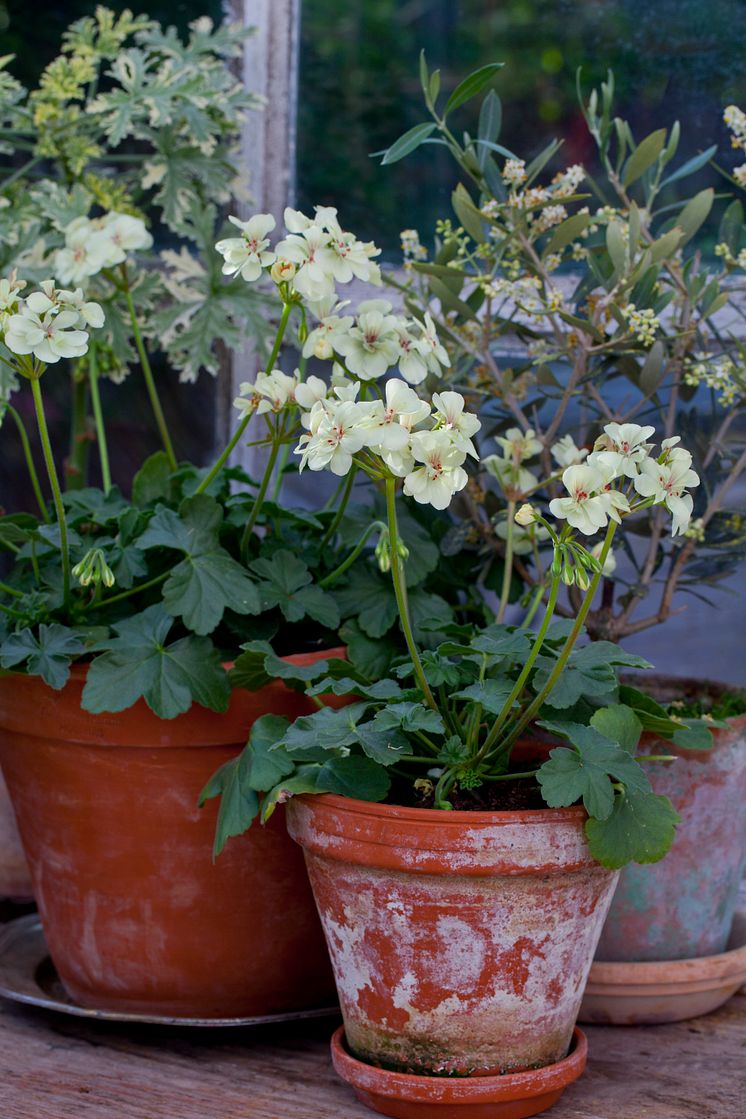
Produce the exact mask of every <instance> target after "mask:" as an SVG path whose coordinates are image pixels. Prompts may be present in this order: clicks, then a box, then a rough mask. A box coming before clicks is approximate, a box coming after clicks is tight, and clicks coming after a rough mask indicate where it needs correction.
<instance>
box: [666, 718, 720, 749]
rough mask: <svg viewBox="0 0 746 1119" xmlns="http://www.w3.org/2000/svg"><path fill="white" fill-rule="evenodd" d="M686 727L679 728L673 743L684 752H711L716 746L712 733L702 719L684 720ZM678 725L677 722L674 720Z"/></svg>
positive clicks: (674, 734)
mask: <svg viewBox="0 0 746 1119" xmlns="http://www.w3.org/2000/svg"><path fill="white" fill-rule="evenodd" d="M683 721H684V723H685V724H686V725H685V726H683V727H682V726H677V727H676V730H675V731H674V733H673V743H674V745H675V746H678V747H680V748H681V749H682V750H711V749H712V747H713V746H714V745H715V740H714V738H713V736H712V731H711V730H710V729H709V727H708V726H707V724H706V723H705V722H703V721H702V720H701V719H684V720H683ZM674 724H676V720H674Z"/></svg>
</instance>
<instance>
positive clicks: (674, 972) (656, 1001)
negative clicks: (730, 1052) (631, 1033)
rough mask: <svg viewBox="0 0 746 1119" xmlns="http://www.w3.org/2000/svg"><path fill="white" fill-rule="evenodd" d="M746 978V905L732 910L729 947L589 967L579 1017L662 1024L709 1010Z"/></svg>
mask: <svg viewBox="0 0 746 1119" xmlns="http://www.w3.org/2000/svg"><path fill="white" fill-rule="evenodd" d="M743 983H746V909H742V910H740V911H739V912H738V913H736V916H735V919H734V921H733V930H732V932H731V936H730V940H729V942H728V949H727V951H725V952H721V953H719V954H718V955H717V956H701V957H699V958H695V959H690V960H660V961H651V962H642V963H606V962H603V961H596V962H595V963H594V964H593V966H592V967H591V971H590V975H589V977H588V984H587V986H586V988H585V995H584V996H583V1004H582V1006H581V1008H580V1015H579V1020H580V1021H581V1022H592V1023H594V1024H599V1025H610V1026H646V1025H650V1026H653V1025H660V1024H662V1023H664V1022H683V1021H685V1020H686V1019H688V1018H698V1017H699V1016H700V1015H701V1014H710V1013H711V1012H712V1011H713V1010H717V1009H718V1007H720V1006H722V1005H723V1003H725V1002H727V1001H728V999H729V998H731V996H732V995H734V994H735V993H736V991H737V990H738V989H739V987H741V985H742V984H743Z"/></svg>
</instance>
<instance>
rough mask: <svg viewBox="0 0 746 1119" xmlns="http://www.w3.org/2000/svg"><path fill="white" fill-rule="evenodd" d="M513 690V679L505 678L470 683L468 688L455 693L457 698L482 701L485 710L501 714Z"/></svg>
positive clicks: (475, 701)
mask: <svg viewBox="0 0 746 1119" xmlns="http://www.w3.org/2000/svg"><path fill="white" fill-rule="evenodd" d="M512 690H513V681H512V680H509V679H507V678H506V679H504V680H485V681H484V682H483V683H481V684H480V683H479V682H477V683H476V684H470V685H469V686H468V688H462V689H461V691H459V692H454V693H453V694H454V696H455V698H456V699H470V700H472V701H473V702H474V703H481V705H482V707H483V708H484V710H485V711H489V713H490V715H499V714H500V712H501V711H502V709H503V707H504V706H505V701H506V699H507V698H508V696H509V695H510V693H511V691H512Z"/></svg>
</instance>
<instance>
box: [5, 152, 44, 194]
mask: <svg viewBox="0 0 746 1119" xmlns="http://www.w3.org/2000/svg"><path fill="white" fill-rule="evenodd" d="M43 159H44V156H43V155H35V156H34V157H33V159H29V160H28V162H27V163H24V165H23V167H19V168H18V169H17V170H16V171H14V172H13V174H12V175H8V177H7V179H5V181H4V182H3V186H2V189H3V192H5V191H6V190H7V189H8V187H9V186H12V185H13V183H17V182H18V180H19V179H22V178H23V176H24V175H27V174H28V173H29V171H30V170H31V168H32V167H36V165H37V163H41V161H42V160H43Z"/></svg>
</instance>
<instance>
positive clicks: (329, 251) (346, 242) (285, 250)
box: [215, 206, 381, 301]
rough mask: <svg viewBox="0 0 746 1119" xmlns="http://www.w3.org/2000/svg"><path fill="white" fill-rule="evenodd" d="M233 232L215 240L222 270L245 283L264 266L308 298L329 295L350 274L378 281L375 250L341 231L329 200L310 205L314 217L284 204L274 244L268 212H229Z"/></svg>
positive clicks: (326, 297) (280, 280) (369, 244)
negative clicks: (283, 234)
mask: <svg viewBox="0 0 746 1119" xmlns="http://www.w3.org/2000/svg"><path fill="white" fill-rule="evenodd" d="M229 221H231V222H232V224H233V225H235V226H236V228H237V229H238V230H240V234H241V235H240V236H239V237H227V238H224V239H223V240H222V241H218V242H217V244H216V246H215V248H216V249H217V251H218V252H219V253H220V255H221V256H222V257H223V260H224V264H223V273H224V275H226V276H241V277H242V278H243V279H244V280H246V281H248V282H249V283H253V282H254V281H256V280H258V279H259V278H260V277H261V276H262V275H263V274H264V272H265V271H267V270H268V271H269V272H270V275H271V278H272V279H273V280H274V281H275V283H278V284H280V283H286V284H288V285H289V286H290V287H291V288H292V290H293V291H294V292H296V293H297V294H298V295H299V296H300V297H302V298H304V299H308V300H311V301H317V300H325V299H330V298H333V297H334V293H335V286H336V284H348V283H350V281H351V280H353V279H358V280H363V281H364V282H366V283H372V284H380V282H381V271H380V268H379V267H378V265H377V264H376V263H375V261H374V260H373V257H376V256H378V255H379V254H380V252H381V250H380V249H379V248H377V247H376V246H375V245H374V244H373V243H372V242H371V241H368V242H364V241H359V240H358V239H357V237H356V236H355V235H354V234H353V233H347V232H345V231H344V230H343V229H342V227H341V226H340V224H339V221H338V220H337V211H336V209H334V207H332V206H316V207H315V212H314V217H312V218H311V217H307V216H306V215H305V214H302V213H301V212H300V210H293V209H291V208H290V207H287V209H286V210H285V214H284V221H285V231H286V234H287V236H286V237H284V238H283V239H282V240H281V241H280V242H279V243H278V244H277V245H275V247H274V249H272V248H271V247H270V240H269V234H270V233H271V232H272V231H273V229H274V228H275V224H276V223H275V219H274V218H273V217H272V215H271V214H255V215H254V216H253V217H251V218H249V220H248V221H241V220H240V219H239V218H236V217H231V218H229Z"/></svg>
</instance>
